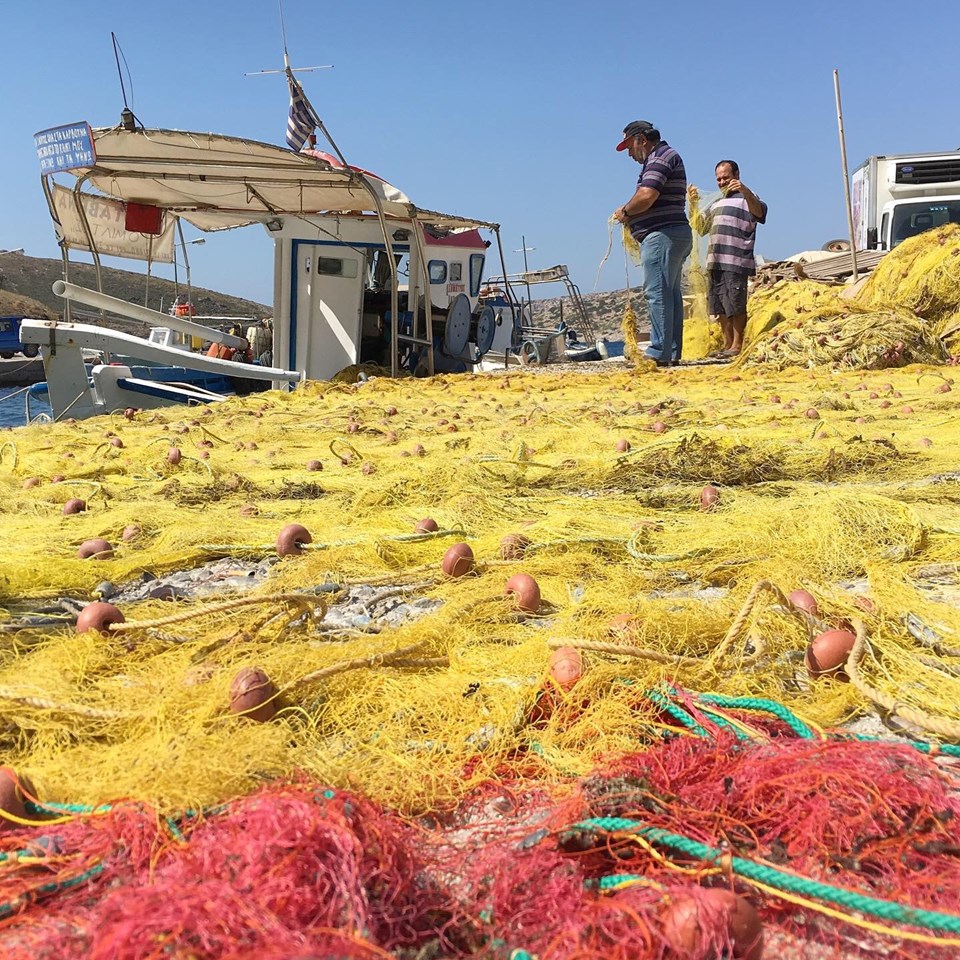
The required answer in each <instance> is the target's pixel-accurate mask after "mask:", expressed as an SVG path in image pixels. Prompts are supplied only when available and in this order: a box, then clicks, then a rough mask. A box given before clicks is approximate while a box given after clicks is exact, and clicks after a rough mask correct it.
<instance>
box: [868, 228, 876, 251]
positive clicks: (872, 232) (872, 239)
mask: <svg viewBox="0 0 960 960" xmlns="http://www.w3.org/2000/svg"><path fill="white" fill-rule="evenodd" d="M867 249H868V250H876V249H877V228H876V227H868V228H867Z"/></svg>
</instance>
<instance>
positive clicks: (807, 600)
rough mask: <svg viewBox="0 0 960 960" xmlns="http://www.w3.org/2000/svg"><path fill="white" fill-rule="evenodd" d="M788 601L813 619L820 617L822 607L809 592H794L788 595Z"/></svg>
mask: <svg viewBox="0 0 960 960" xmlns="http://www.w3.org/2000/svg"><path fill="white" fill-rule="evenodd" d="M787 600H789V601H790V605H791V606H793V607H796V608H797V610H803V611H804V612H805V613H809V614H810V615H811V616H813V617H819V616H820V606H819V604H818V603H817V598H816V597H815V596H814V595H813V594H812V593H810V592H809V591H808V590H793V591H791V592H790V593H789V594H788V595H787Z"/></svg>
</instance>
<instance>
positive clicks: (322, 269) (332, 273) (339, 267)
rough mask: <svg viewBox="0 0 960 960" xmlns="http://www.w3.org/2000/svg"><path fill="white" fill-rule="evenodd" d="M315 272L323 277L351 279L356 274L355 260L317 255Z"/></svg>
mask: <svg viewBox="0 0 960 960" xmlns="http://www.w3.org/2000/svg"><path fill="white" fill-rule="evenodd" d="M307 269H308V270H309V269H310V268H309V267H307ZM317 273H318V274H319V275H320V276H323V277H346V278H348V279H353V278H355V277H356V276H357V261H356V260H341V259H340V258H339V257H317Z"/></svg>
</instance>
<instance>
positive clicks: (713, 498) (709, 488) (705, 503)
mask: <svg viewBox="0 0 960 960" xmlns="http://www.w3.org/2000/svg"><path fill="white" fill-rule="evenodd" d="M719 500H720V491H719V490H718V489H717V488H716V487H715V486H713V484H711V483H708V484H707V485H706V486H705V487H704V488H703V489H702V490H701V491H700V509H701V510H704V511H709V510H714V509H716V506H717V503H718V502H719Z"/></svg>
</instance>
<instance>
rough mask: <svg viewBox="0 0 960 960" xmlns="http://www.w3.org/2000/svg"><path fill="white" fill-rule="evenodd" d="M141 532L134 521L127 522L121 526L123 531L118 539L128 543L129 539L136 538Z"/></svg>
mask: <svg viewBox="0 0 960 960" xmlns="http://www.w3.org/2000/svg"><path fill="white" fill-rule="evenodd" d="M141 533H142V531H141V529H140V527H139V526H138V525H137V524H135V523H128V524H127V525H126V526H125V527H124V528H123V533H122V534H121V535H120V539H121V540H123V542H124V543H129V542H130V541H131V540H136V539H137V537H139V536H140V534H141Z"/></svg>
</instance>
